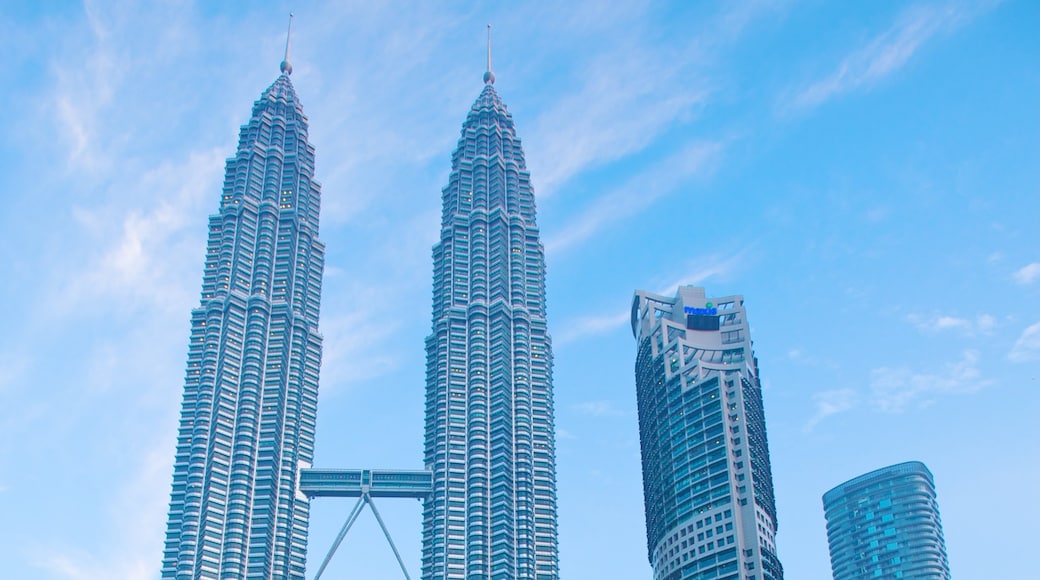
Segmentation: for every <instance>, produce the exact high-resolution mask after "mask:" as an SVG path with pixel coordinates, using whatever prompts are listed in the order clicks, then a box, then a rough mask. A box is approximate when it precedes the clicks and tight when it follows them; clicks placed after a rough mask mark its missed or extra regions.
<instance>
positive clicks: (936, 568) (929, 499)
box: [823, 461, 950, 580]
mask: <svg viewBox="0 0 1040 580" xmlns="http://www.w3.org/2000/svg"><path fill="white" fill-rule="evenodd" d="M823 509H824V512H825V514H826V518H827V543H828V544H829V546H830V552H831V571H832V572H833V573H834V580H867V579H874V578H884V579H886V580H887V579H890V578H903V579H904V580H949V578H950V567H949V563H948V562H947V560H946V542H945V541H944V540H943V532H942V522H941V521H940V520H939V506H938V504H937V503H936V501H935V482H934V480H933V479H932V473H931V472H930V471H928V468H927V467H925V465H924V464H923V463H921V462H919V461H909V462H906V463H900V464H898V465H892V466H890V467H884V468H881V469H878V470H876V471H871V472H870V473H867V474H864V475H861V476H859V477H857V478H855V479H852V480H849V481H847V482H845V483H843V484H841V485H839V486H838V487H835V488H834V489H832V490H830V491H828V492H827V493H825V494H823Z"/></svg>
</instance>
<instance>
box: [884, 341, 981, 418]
mask: <svg viewBox="0 0 1040 580" xmlns="http://www.w3.org/2000/svg"><path fill="white" fill-rule="evenodd" d="M978 365H979V353H978V352H977V351H974V350H966V351H964V352H963V353H961V358H960V359H959V360H958V361H957V362H954V363H951V364H948V365H946V368H945V370H944V371H943V372H939V373H930V372H917V371H913V370H910V369H908V368H905V367H901V368H889V367H881V368H877V369H874V370H873V371H871V376H870V402H871V404H872V405H873V406H874V407H875V408H877V409H878V410H880V411H882V412H885V413H901V412H903V411H906V410H907V409H909V408H912V407H926V406H928V405H931V404H932V403H934V402H935V401H936V400H937V399H938V398H939V397H941V396H944V395H952V394H968V393H974V392H977V391H979V390H981V389H983V388H985V387H987V386H988V385H989V384H991V382H992V381H990V380H987V379H984V378H983V377H982V373H981V372H980V371H979V368H978Z"/></svg>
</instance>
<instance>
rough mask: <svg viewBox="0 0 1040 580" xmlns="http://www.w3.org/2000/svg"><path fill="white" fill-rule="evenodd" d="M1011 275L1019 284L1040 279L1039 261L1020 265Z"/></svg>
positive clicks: (1030, 282)
mask: <svg viewBox="0 0 1040 580" xmlns="http://www.w3.org/2000/svg"><path fill="white" fill-rule="evenodd" d="M1012 277H1014V279H1015V282H1018V283H1019V284H1022V285H1026V284H1032V283H1033V282H1035V281H1037V280H1038V279H1040V262H1033V263H1031V264H1028V265H1025V266H1022V267H1021V268H1019V269H1018V270H1016V271H1015V273H1014V274H1012Z"/></svg>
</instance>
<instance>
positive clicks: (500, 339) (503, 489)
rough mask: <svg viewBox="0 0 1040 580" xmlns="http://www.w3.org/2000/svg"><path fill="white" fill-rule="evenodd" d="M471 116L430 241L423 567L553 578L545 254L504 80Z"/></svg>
mask: <svg viewBox="0 0 1040 580" xmlns="http://www.w3.org/2000/svg"><path fill="white" fill-rule="evenodd" d="M485 78H486V83H485V86H484V90H483V91H482V92H481V94H480V96H479V97H478V98H477V100H476V102H475V103H474V104H473V107H472V108H471V109H470V111H469V115H468V116H467V117H466V121H465V123H463V125H462V135H461V137H460V139H459V143H458V147H457V148H456V149H455V152H454V153H453V154H452V163H451V175H450V177H449V178H448V185H447V186H446V187H445V188H444V190H443V192H442V197H443V203H444V211H443V215H442V220H441V235H440V241H439V242H438V243H437V245H436V246H434V248H433V329H432V333H431V334H430V336H429V337H427V339H426V361H427V367H426V436H425V439H426V443H425V465H426V469H428V470H430V471H432V472H433V493H432V494H431V497H430V499H428V500H427V501H426V502H425V505H424V509H423V557H422V577H423V578H424V579H426V580H432V579H448V578H451V579H461V578H466V579H470V580H476V579H485V580H487V579H501V580H522V579H532V580H533V579H537V580H555V579H556V578H557V577H558V575H559V572H558V559H557V536H556V467H555V453H554V448H555V445H554V438H553V398H552V348H551V341H550V338H549V333H548V329H547V327H546V318H545V257H544V251H543V248H542V244H541V242H540V240H539V232H538V227H537V225H536V224H535V200H534V191H533V190H532V188H531V182H530V174H529V173H528V171H527V167H526V164H525V161H524V154H523V150H522V149H521V146H520V139H519V138H518V137H517V136H516V131H515V129H514V126H513V118H512V116H511V115H510V114H509V111H508V110H507V109H506V107H505V105H504V104H503V103H502V100H501V99H500V98H499V96H498V94H497V93H496V92H495V90H494V87H493V86H492V83H493V82H494V77H493V76H491V75H488V76H486V77H485Z"/></svg>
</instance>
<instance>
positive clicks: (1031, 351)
mask: <svg viewBox="0 0 1040 580" xmlns="http://www.w3.org/2000/svg"><path fill="white" fill-rule="evenodd" d="M1008 358H1009V359H1011V360H1012V361H1015V362H1026V361H1032V360H1038V359H1040V322H1037V323H1035V324H1033V325H1031V326H1029V327H1027V328H1026V329H1025V330H1023V331H1022V334H1021V336H1019V337H1018V340H1016V341H1015V346H1013V347H1012V348H1011V352H1010V353H1008Z"/></svg>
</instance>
